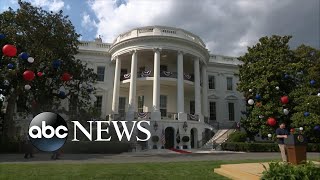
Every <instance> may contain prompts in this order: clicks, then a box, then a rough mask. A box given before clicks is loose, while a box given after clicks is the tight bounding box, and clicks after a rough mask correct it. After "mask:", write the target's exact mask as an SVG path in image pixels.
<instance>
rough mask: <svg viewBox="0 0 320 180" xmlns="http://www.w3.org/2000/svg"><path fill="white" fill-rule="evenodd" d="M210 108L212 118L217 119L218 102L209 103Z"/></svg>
mask: <svg viewBox="0 0 320 180" xmlns="http://www.w3.org/2000/svg"><path fill="white" fill-rule="evenodd" d="M209 106H210V107H209V109H210V120H213V121H216V120H217V106H216V102H210V104H209Z"/></svg>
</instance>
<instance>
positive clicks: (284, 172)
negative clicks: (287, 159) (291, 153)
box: [261, 162, 320, 180]
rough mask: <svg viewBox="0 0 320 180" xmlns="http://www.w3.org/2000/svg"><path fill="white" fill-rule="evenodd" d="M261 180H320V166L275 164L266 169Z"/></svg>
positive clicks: (310, 164) (309, 163)
mask: <svg viewBox="0 0 320 180" xmlns="http://www.w3.org/2000/svg"><path fill="white" fill-rule="evenodd" d="M265 169H266V170H265V171H264V172H263V174H262V177H261V179H262V180H264V179H278V180H282V179H283V180H296V179H305V180H309V179H310V180H314V179H320V166H319V165H315V164H314V163H312V162H307V163H306V164H302V165H298V166H295V165H291V164H287V163H279V162H277V163H276V162H273V163H269V169H267V168H266V167H265Z"/></svg>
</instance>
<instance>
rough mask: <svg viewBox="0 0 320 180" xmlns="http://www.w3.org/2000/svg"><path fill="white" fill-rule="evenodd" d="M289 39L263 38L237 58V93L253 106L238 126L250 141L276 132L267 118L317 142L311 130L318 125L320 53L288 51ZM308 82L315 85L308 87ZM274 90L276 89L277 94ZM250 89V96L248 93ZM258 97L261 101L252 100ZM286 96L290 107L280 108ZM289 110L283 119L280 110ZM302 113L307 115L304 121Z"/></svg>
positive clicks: (283, 106) (285, 37) (316, 51)
mask: <svg viewBox="0 0 320 180" xmlns="http://www.w3.org/2000/svg"><path fill="white" fill-rule="evenodd" d="M290 38H291V37H290V36H283V37H281V36H272V37H262V38H261V39H260V40H259V42H258V43H257V44H256V45H254V46H253V47H248V52H247V53H246V54H245V55H244V56H241V57H240V58H239V60H241V61H243V64H242V65H240V69H239V76H240V83H239V84H238V90H239V91H241V92H243V93H244V96H245V98H246V100H249V99H254V100H255V104H254V105H249V104H247V106H246V113H245V114H246V117H242V118H241V126H242V127H243V128H244V129H245V130H246V132H247V133H248V136H249V137H252V136H254V135H256V134H258V133H261V135H262V136H267V134H269V133H274V131H275V128H277V127H278V126H277V125H276V126H274V127H271V126H269V125H268V124H267V123H266V121H267V119H268V118H269V117H274V118H276V120H277V122H278V124H279V122H285V123H286V124H287V126H288V127H303V128H304V129H305V133H306V134H307V136H308V137H309V138H310V140H311V141H312V142H320V138H319V137H318V136H317V134H316V132H315V131H314V130H313V128H314V126H316V125H319V124H320V111H319V105H320V97H318V96H317V93H318V92H319V91H320V89H319V88H320V51H319V50H316V49H314V48H311V47H308V46H305V45H301V46H300V47H298V48H297V49H296V50H290V48H289V45H288V43H289V40H290ZM310 80H315V81H316V84H315V85H313V86H311V85H310ZM276 87H279V90H277V88H276ZM249 89H252V92H249ZM257 94H259V95H260V96H261V99H260V100H257V99H255V96H256V95H257ZM284 95H287V96H289V103H288V104H285V105H284V104H282V103H281V102H280V98H281V97H282V96H284ZM284 108H287V109H289V111H290V113H289V114H288V115H285V114H284V113H283V109H284ZM304 112H310V114H311V115H310V116H309V117H304V116H303V113H304Z"/></svg>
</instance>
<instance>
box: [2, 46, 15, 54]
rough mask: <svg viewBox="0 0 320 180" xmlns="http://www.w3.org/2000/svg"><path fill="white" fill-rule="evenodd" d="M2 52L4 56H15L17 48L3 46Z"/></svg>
mask: <svg viewBox="0 0 320 180" xmlns="http://www.w3.org/2000/svg"><path fill="white" fill-rule="evenodd" d="M2 52H3V54H4V55H5V56H9V57H13V56H16V54H17V48H16V47H15V46H14V45H11V44H7V45H4V46H3V48H2Z"/></svg>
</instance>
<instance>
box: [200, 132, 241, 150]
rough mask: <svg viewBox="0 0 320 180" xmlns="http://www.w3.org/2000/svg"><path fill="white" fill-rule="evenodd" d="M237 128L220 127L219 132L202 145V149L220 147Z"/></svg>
mask: <svg viewBox="0 0 320 180" xmlns="http://www.w3.org/2000/svg"><path fill="white" fill-rule="evenodd" d="M235 131H236V129H220V130H218V132H217V133H216V134H215V135H214V136H213V137H212V138H211V139H210V140H209V141H208V142H207V143H206V144H204V145H203V146H202V148H201V149H215V150H217V149H219V148H220V146H221V144H222V143H224V142H225V141H226V140H228V138H229V135H230V134H231V133H233V132H235Z"/></svg>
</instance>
